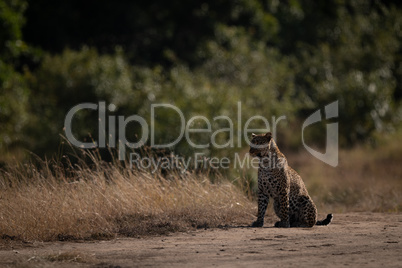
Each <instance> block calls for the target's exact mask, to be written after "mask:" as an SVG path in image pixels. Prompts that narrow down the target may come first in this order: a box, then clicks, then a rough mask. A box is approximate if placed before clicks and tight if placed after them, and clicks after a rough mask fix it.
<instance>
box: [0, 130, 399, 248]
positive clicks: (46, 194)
mask: <svg viewBox="0 0 402 268" xmlns="http://www.w3.org/2000/svg"><path fill="white" fill-rule="evenodd" d="M396 136H397V137H398V135H396ZM285 155H286V156H287V158H288V162H289V164H290V166H292V167H293V168H294V169H295V170H296V171H298V172H299V174H300V175H301V176H302V178H303V180H304V182H305V184H306V186H307V189H308V191H309V193H310V195H311V196H312V198H313V200H314V202H315V203H316V205H317V207H318V210H319V213H321V215H322V214H326V213H331V212H332V213H339V212H346V211H370V212H373V211H374V212H399V211H401V210H402V168H401V163H402V141H399V140H398V139H395V136H390V138H388V139H387V138H384V139H382V141H381V143H379V144H377V146H376V147H367V146H360V147H355V148H354V149H351V150H341V151H340V157H339V159H340V162H339V166H338V167H336V168H332V167H329V166H328V165H326V164H324V163H322V162H320V161H319V160H317V159H315V158H314V157H312V156H311V155H309V154H308V153H307V152H300V153H291V152H285ZM88 156H89V158H90V159H91V165H87V164H85V163H84V162H83V161H81V162H80V163H79V164H77V165H72V164H69V165H67V167H66V166H62V165H61V164H60V162H54V161H39V162H40V165H39V166H38V165H33V164H19V165H16V166H14V167H8V168H7V169H4V170H0V240H1V238H3V240H7V239H8V240H9V239H12V240H20V241H33V240H39V241H54V240H70V239H108V238H111V237H114V236H116V235H123V236H134V237H135V236H140V235H149V234H165V233H168V232H173V231H183V230H188V229H190V228H204V227H217V226H220V225H223V226H224V225H239V224H242V225H245V224H250V222H251V221H252V220H254V219H255V214H256V212H257V209H256V205H257V202H256V200H255V199H256V198H255V195H254V196H252V195H250V193H253V192H254V194H255V186H256V184H255V183H254V184H253V185H254V191H253V190H252V189H250V188H249V186H250V184H247V183H246V182H247V181H248V180H249V179H250V174H251V177H253V178H255V179H256V177H257V172H256V170H244V171H243V173H242V174H241V175H236V177H237V181H236V183H235V184H236V186H235V185H234V184H233V183H232V182H230V181H233V178H224V177H223V176H216V175H214V179H213V180H211V176H210V174H207V173H206V174H196V173H191V172H188V173H185V174H182V173H180V172H172V173H169V174H168V175H165V176H162V175H161V174H160V173H150V172H145V171H139V170H136V169H130V168H127V167H124V163H121V162H118V161H117V162H115V163H113V164H105V163H104V162H102V161H100V160H99V157H96V156H94V155H87V157H88ZM227 176H228V177H232V176H231V175H230V173H228V175H227ZM216 177H217V178H216ZM246 177H247V178H248V179H245V178H246ZM211 181H213V182H211ZM241 185H246V186H245V187H243V188H242V187H241ZM239 186H240V187H239ZM271 203H272V202H271ZM270 206H272V205H270ZM267 216H268V217H272V216H273V211H272V208H271V207H270V208H269V210H268V213H267Z"/></svg>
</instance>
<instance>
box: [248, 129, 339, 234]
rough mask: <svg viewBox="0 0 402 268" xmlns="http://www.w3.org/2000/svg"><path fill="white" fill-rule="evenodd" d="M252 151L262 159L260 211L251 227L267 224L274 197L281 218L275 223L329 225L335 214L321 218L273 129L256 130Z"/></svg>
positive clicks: (259, 174) (285, 226) (284, 226)
mask: <svg viewBox="0 0 402 268" xmlns="http://www.w3.org/2000/svg"><path fill="white" fill-rule="evenodd" d="M249 154H250V155H251V156H252V157H257V158H258V159H259V162H258V163H259V168H258V212H257V220H256V221H254V222H253V223H252V224H251V227H263V225H264V217H265V213H266V210H267V206H268V203H269V200H270V199H272V200H273V208H274V211H275V214H276V215H277V216H278V217H279V219H280V220H279V221H278V222H276V223H275V225H274V227H283V228H289V227H304V228H311V227H313V226H314V225H328V224H330V223H331V222H332V219H333V215H332V214H328V215H327V217H326V218H325V219H324V220H317V207H316V206H315V204H314V202H313V200H312V198H311V197H310V196H309V194H308V192H307V188H306V186H305V185H304V182H303V180H302V178H301V177H300V175H299V174H298V173H297V172H296V171H295V170H294V169H293V168H291V167H290V166H289V164H288V161H287V159H286V157H285V155H284V154H283V153H282V152H281V151H280V150H279V148H278V145H277V144H276V143H275V141H274V139H273V137H272V133H271V132H267V133H265V134H259V135H256V134H254V133H253V134H252V137H251V142H250V150H249Z"/></svg>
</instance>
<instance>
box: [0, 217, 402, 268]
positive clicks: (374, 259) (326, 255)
mask: <svg viewBox="0 0 402 268" xmlns="http://www.w3.org/2000/svg"><path fill="white" fill-rule="evenodd" d="M321 216H322V215H321ZM274 221H275V219H274V218H272V219H271V221H269V220H268V222H266V227H264V228H248V227H228V228H222V229H208V230H197V231H192V232H188V233H176V234H172V235H169V236H164V237H147V238H141V239H138V238H137V239H135V238H119V239H115V240H112V241H97V242H85V243H77V242H57V243H35V244H33V245H30V246H29V247H24V248H19V249H14V250H3V251H0V267H54V266H56V267H110V268H112V267H115V268H117V267H138V266H160V267H162V266H163V267H165V266H172V267H189V266H199V267H204V266H208V267H210V266H226V267H236V266H249V267H263V266H275V267H307V266H311V265H313V266H321V267H339V266H350V267H363V266H364V267H381V266H383V267H402V241H401V236H402V214H382V213H349V214H335V215H334V222H333V223H332V224H331V225H329V226H316V227H314V228H312V229H304V228H291V229H279V228H273V227H271V226H272V224H273V222H274Z"/></svg>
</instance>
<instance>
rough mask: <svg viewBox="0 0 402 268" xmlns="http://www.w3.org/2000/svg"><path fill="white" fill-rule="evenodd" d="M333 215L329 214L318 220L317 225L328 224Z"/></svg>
mask: <svg viewBox="0 0 402 268" xmlns="http://www.w3.org/2000/svg"><path fill="white" fill-rule="evenodd" d="M333 217H334V216H332V214H328V215H327V217H326V218H325V219H323V220H322V221H317V223H316V225H328V224H330V223H331V221H332V218H333Z"/></svg>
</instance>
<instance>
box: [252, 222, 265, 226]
mask: <svg viewBox="0 0 402 268" xmlns="http://www.w3.org/2000/svg"><path fill="white" fill-rule="evenodd" d="M263 225H264V222H263V221H255V222H253V223H252V224H251V227H262V226H263Z"/></svg>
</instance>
